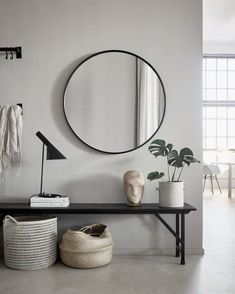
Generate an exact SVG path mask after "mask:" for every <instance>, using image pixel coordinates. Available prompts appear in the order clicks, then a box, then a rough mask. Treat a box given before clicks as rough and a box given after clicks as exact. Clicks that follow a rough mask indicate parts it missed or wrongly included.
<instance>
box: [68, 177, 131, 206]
mask: <svg viewBox="0 0 235 294" xmlns="http://www.w3.org/2000/svg"><path fill="white" fill-rule="evenodd" d="M65 189H66V191H68V195H69V197H70V201H71V203H87V202H89V203H102V202H103V203H122V202H125V201H126V199H125V195H124V192H123V189H122V179H121V178H119V177H117V176H114V175H110V174H108V173H101V174H92V175H91V176H90V177H87V178H84V179H78V180H77V181H72V182H68V183H67V185H66V187H65Z"/></svg>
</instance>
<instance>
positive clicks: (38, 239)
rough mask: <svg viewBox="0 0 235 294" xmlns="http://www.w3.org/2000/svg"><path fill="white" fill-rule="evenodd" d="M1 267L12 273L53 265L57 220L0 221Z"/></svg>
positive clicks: (7, 217) (6, 218) (6, 219)
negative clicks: (0, 237) (1, 241)
mask: <svg viewBox="0 0 235 294" xmlns="http://www.w3.org/2000/svg"><path fill="white" fill-rule="evenodd" d="M3 235H4V259H5V264H6V265H7V266H8V267H10V268H14V269H21V270H35V269H43V268H47V267H49V266H50V265H52V264H53V263H54V262H55V261H56V250H57V218H56V217H54V218H51V219H45V218H44V219H42V218H41V219H39V218H36V219H35V217H34V218H33V217H31V218H29V217H28V218H25V217H24V218H20V217H18V218H13V217H11V216H9V215H7V216H6V217H5V218H4V221H3Z"/></svg>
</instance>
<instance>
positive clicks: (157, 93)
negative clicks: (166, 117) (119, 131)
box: [136, 59, 163, 146]
mask: <svg viewBox="0 0 235 294" xmlns="http://www.w3.org/2000/svg"><path fill="white" fill-rule="evenodd" d="M136 64H137V142H136V143H137V146H139V145H140V144H143V143H144V142H145V141H146V140H147V139H149V138H150V137H151V136H152V135H153V133H154V132H155V131H156V129H157V128H158V126H159V123H160V121H161V118H162V115H161V113H162V102H161V100H162V99H161V97H162V95H163V92H162V86H161V83H160V80H159V79H158V77H157V75H156V74H155V72H154V71H153V70H152V68H151V67H150V66H149V65H148V64H146V63H145V62H143V61H142V60H140V59H137V62H136Z"/></svg>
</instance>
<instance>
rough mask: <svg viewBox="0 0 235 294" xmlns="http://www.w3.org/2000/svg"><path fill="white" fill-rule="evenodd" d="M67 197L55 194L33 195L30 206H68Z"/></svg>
mask: <svg viewBox="0 0 235 294" xmlns="http://www.w3.org/2000/svg"><path fill="white" fill-rule="evenodd" d="M68 206H69V197H68V196H63V195H55V194H43V195H33V196H31V198H30V207H68Z"/></svg>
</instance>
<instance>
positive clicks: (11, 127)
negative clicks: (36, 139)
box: [0, 105, 23, 173]
mask: <svg viewBox="0 0 235 294" xmlns="http://www.w3.org/2000/svg"><path fill="white" fill-rule="evenodd" d="M22 127H23V118H22V109H21V107H20V106H19V105H3V106H0V173H2V172H3V171H4V169H8V168H10V167H12V166H13V165H14V166H17V167H19V165H20V156H21V144H22Z"/></svg>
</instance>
